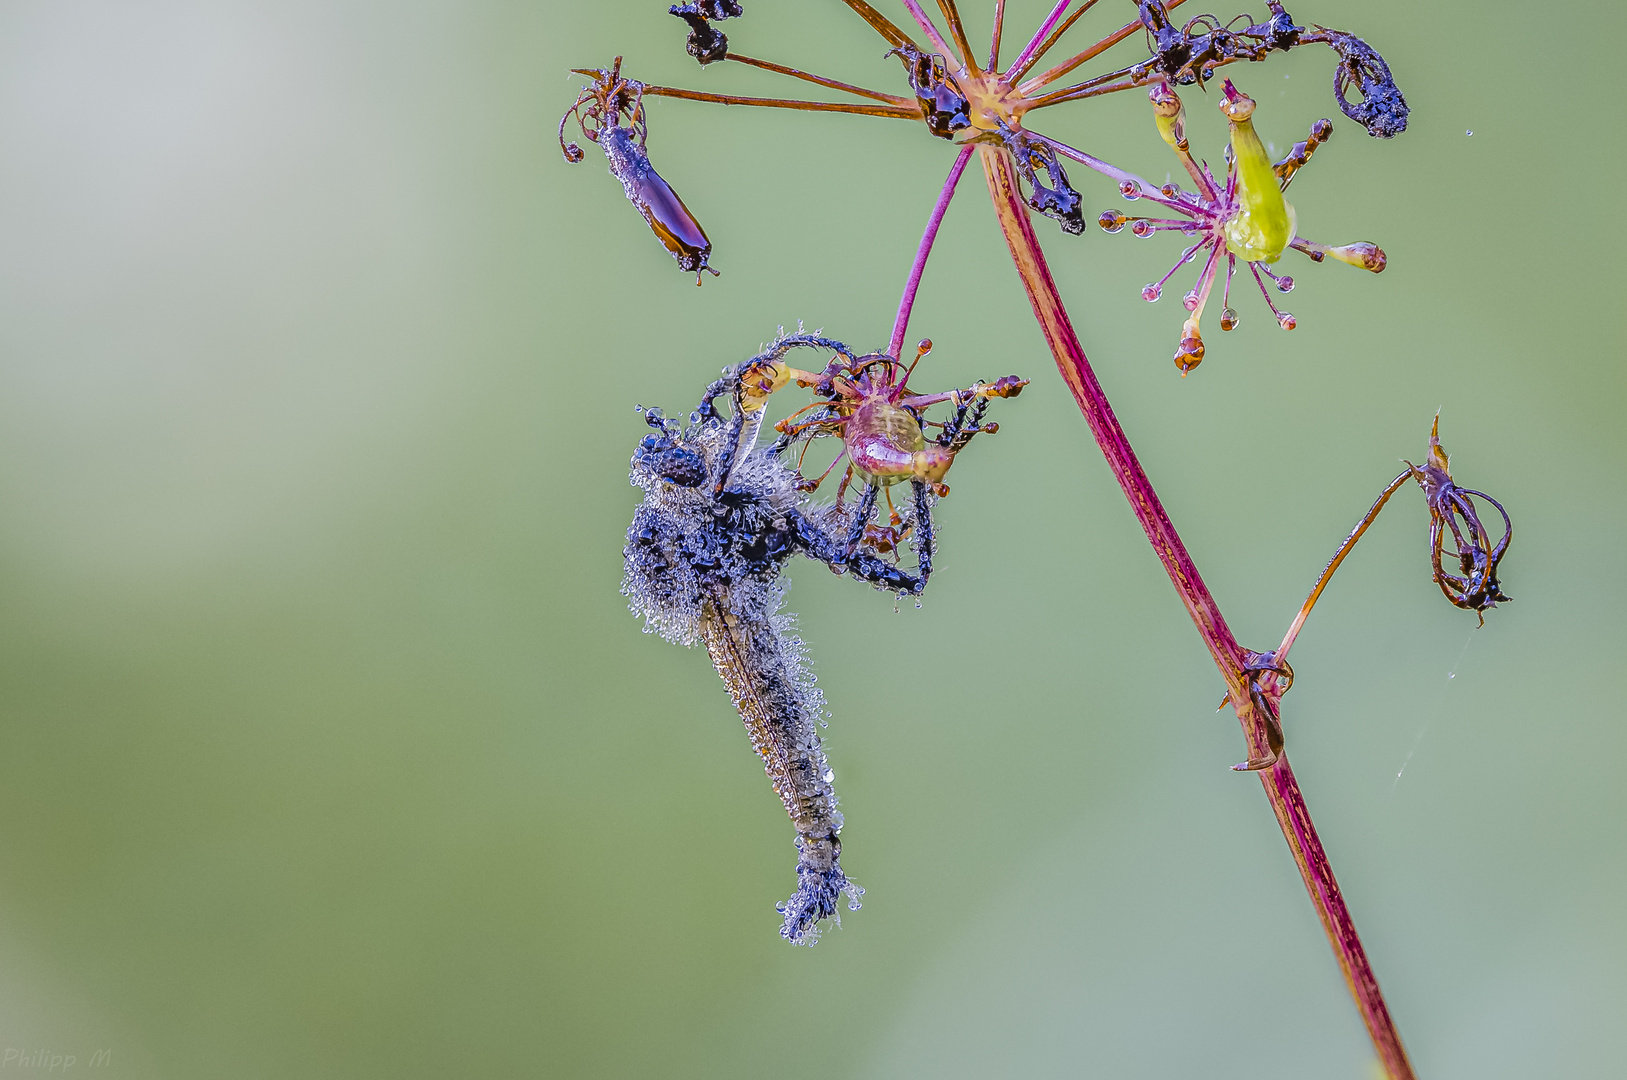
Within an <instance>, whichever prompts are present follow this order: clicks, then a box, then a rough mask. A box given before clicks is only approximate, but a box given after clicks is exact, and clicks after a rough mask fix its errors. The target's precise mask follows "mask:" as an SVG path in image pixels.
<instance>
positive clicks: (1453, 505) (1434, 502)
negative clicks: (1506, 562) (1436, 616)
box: [1407, 413, 1514, 624]
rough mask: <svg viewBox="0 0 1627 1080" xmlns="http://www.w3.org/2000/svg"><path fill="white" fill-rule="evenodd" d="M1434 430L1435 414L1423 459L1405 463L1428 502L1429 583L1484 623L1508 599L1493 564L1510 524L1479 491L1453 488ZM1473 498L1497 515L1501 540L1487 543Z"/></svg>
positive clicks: (1438, 424)
mask: <svg viewBox="0 0 1627 1080" xmlns="http://www.w3.org/2000/svg"><path fill="white" fill-rule="evenodd" d="M1440 429H1441V416H1440V413H1436V414H1435V424H1434V426H1433V427H1432V428H1431V429H1430V432H1429V457H1428V458H1426V459H1425V460H1424V464H1422V465H1412V462H1410V461H1409V462H1407V464H1408V465H1411V466H1412V473H1413V477H1414V479H1416V480H1417V481H1418V486H1419V487H1421V488H1423V489H1424V498H1425V499H1426V500H1428V502H1429V554H1430V562H1431V565H1432V566H1433V567H1434V571H1435V584H1437V585H1439V586H1440V588H1441V592H1442V594H1444V595H1445V597H1446V598H1447V599H1448V600H1450V601H1451V602H1452V603H1453V604H1454V605H1456V606H1457V607H1460V608H1463V609H1464V610H1466V611H1473V612H1476V613H1477V614H1479V616H1480V621H1481V623H1482V624H1484V623H1485V621H1486V612H1487V611H1489V610H1491V609H1492V608H1494V607H1496V606H1497V605H1498V604H1500V603H1503V602H1505V601H1508V600H1510V599H1512V598H1511V597H1510V596H1508V595H1507V594H1505V593H1504V592H1503V589H1502V586H1501V584H1499V582H1498V581H1497V564H1498V563H1500V562H1501V561H1502V559H1503V555H1504V554H1505V553H1506V552H1507V551H1508V542H1509V541H1510V540H1511V539H1513V537H1514V523H1513V522H1512V521H1510V520H1509V516H1508V511H1506V510H1504V509H1503V505H1502V503H1499V502H1498V501H1497V500H1496V499H1494V498H1492V497H1491V496H1490V495H1487V494H1486V493H1485V492H1483V491H1475V490H1474V489H1472V488H1465V487H1459V486H1458V484H1457V483H1456V482H1455V481H1454V480H1453V479H1452V474H1451V472H1450V470H1449V459H1448V457H1447V453H1446V451H1445V450H1444V449H1443V448H1442V447H1441V440H1440ZM1475 497H1478V498H1481V499H1484V500H1486V502H1488V503H1490V504H1491V505H1492V506H1493V507H1495V508H1496V510H1497V513H1498V514H1499V515H1500V516H1501V517H1502V519H1503V535H1502V539H1500V540H1497V541H1495V542H1494V541H1493V540H1492V537H1491V532H1490V530H1488V529H1487V528H1486V527H1485V525H1484V524H1482V522H1481V520H1480V515H1479V513H1478V512H1477V510H1476V508H1475V502H1474V500H1475ZM1447 533H1451V534H1452V542H1453V544H1454V545H1455V547H1456V550H1453V551H1448V550H1446V534H1447ZM1443 555H1444V556H1445V557H1447V558H1448V559H1454V560H1456V561H1457V570H1458V573H1455V574H1454V573H1450V572H1448V571H1447V570H1445V569H1444V568H1443V567H1442V565H1441V559H1442V556H1443Z"/></svg>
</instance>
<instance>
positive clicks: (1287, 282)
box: [1277, 274, 1294, 292]
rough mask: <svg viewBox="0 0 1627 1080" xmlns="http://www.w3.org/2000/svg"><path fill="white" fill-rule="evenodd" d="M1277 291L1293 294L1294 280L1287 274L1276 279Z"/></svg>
mask: <svg viewBox="0 0 1627 1080" xmlns="http://www.w3.org/2000/svg"><path fill="white" fill-rule="evenodd" d="M1277 291H1278V292H1293V291H1294V279H1293V278H1291V277H1289V276H1288V275H1287V274H1284V275H1282V277H1280V278H1278V279H1277Z"/></svg>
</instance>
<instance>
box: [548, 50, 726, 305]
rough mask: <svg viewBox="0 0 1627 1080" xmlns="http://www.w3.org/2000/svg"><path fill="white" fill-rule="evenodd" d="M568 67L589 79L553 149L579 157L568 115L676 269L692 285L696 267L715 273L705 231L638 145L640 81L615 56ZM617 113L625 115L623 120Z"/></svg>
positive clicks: (644, 132) (644, 123)
mask: <svg viewBox="0 0 1627 1080" xmlns="http://www.w3.org/2000/svg"><path fill="white" fill-rule="evenodd" d="M572 70H573V71H574V72H575V73H576V74H578V75H585V76H587V77H588V78H589V79H590V80H592V81H591V82H589V83H588V85H587V86H584V87H583V88H582V92H581V93H580V94H578V95H577V98H576V102H575V104H573V105H572V106H571V107H570V108H569V109H566V110H565V115H564V116H561V117H560V118H559V148H560V151H561V152H562V153H563V154H564V155H565V160H566V161H569V162H571V163H572V164H576V163H578V162H580V161H581V160H582V156H583V155H582V148H581V147H580V146H578V145H577V144H576V143H574V142H572V143H567V142H566V141H565V125H566V124H567V123H569V122H570V120H571V119H572V118H573V117H574V118H575V119H576V124H577V127H578V128H580V129H581V132H582V137H583V138H586V139H589V140H591V141H593V142H596V143H598V144H599V147H600V148H601V149H602V150H603V151H604V156H605V161H606V162H607V163H608V164H609V166H610V174H611V175H612V176H614V177H615V178H616V179H617V180H620V181H621V188H622V192H623V193H624V194H625V195H626V196H627V201H628V202H630V203H632V204H633V207H634V209H636V210H637V211H638V212H639V214H640V216H642V217H643V218H644V221H645V223H646V224H648V225H649V227H650V231H651V232H653V233H655V236H656V239H658V240H660V241H661V244H662V246H663V247H665V248H666V249H667V251H668V252H669V253H670V254H671V255H672V257H673V258H674V259H676V260H677V262H678V269H680V270H683V271H686V272H689V273H693V274H694V275H695V284H696V285H699V284H700V283H701V272H702V271H705V272H706V273H708V274H711V275H712V276H713V277H716V276H717V274H718V272H717V271H716V270H714V269H712V267H710V266H708V265H707V259H708V258H709V257H710V256H711V254H712V241H711V240H709V239H708V238H707V236H706V230H705V229H703V228H701V223H700V222H699V221H697V220H696V219H695V215H694V214H692V213H690V212H689V207H687V206H685V205H684V201H683V200H682V199H680V198H679V197H678V193H677V192H676V191H673V190H672V185H670V184H668V183H667V182H666V181H665V180H663V179H662V178H661V174H660V173H658V172H656V171H655V167H654V166H653V165H651V164H650V157H649V154H648V153H646V152H645V150H644V142H645V140H646V139H647V138H648V137H649V123H648V119H647V118H646V117H645V115H644V84H643V83H640V82H637V81H635V80H633V79H625V78H623V77H622V74H621V57H619V56H618V57H616V59H615V62H614V63H613V64H612V65H611V66H610V67H609V68H608V69H606V68H573V69H572ZM623 117H625V118H626V120H627V123H626V124H625V125H623V123H622V119H623Z"/></svg>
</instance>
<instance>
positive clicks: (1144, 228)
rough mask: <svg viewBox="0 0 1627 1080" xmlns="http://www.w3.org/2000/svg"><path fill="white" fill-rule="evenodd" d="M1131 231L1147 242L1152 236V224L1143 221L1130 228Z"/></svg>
mask: <svg viewBox="0 0 1627 1080" xmlns="http://www.w3.org/2000/svg"><path fill="white" fill-rule="evenodd" d="M1130 231H1131V232H1133V233H1135V234H1136V235H1137V236H1139V237H1141V238H1142V239H1143V240H1145V239H1146V238H1147V237H1149V236H1151V235H1152V232H1153V229H1152V222H1150V221H1146V220H1141V221H1138V222H1136V223H1135V224H1134V225H1131V226H1130Z"/></svg>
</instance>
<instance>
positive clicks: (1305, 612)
mask: <svg viewBox="0 0 1627 1080" xmlns="http://www.w3.org/2000/svg"><path fill="white" fill-rule="evenodd" d="M1412 477H1413V471H1412V470H1411V469H1408V470H1407V471H1406V472H1404V473H1402V474H1401V475H1400V476H1398V477H1396V478H1395V479H1394V480H1391V481H1390V482H1389V483H1388V484H1386V485H1385V487H1384V490H1383V491H1381V492H1380V493H1379V496H1378V501H1376V502H1374V503H1373V505H1372V507H1371V509H1369V510H1368V511H1367V513H1366V514H1364V515H1362V519H1361V520H1360V521H1358V522H1356V527H1355V528H1354V529H1352V530H1351V531H1350V535H1349V536H1347V537H1345V542H1344V543H1342V544H1340V545H1339V550H1338V551H1335V552H1334V553H1333V558H1331V559H1329V560H1328V565H1327V566H1326V567H1324V568H1323V570H1322V576H1321V577H1319V578H1317V579H1316V584H1315V585H1314V586H1312V587H1311V595H1309V596H1307V597H1306V598H1305V603H1304V604H1303V605H1301V606H1300V609H1299V614H1298V615H1295V616H1294V621H1293V624H1292V625H1291V626H1289V627H1288V632H1287V633H1286V634H1284V635H1283V636H1282V644H1281V645H1278V646H1277V651H1276V652H1275V653H1274V654H1273V656H1275V658H1276V659H1277V661H1278V662H1279V663H1280V662H1282V661H1283V660H1285V659H1287V657H1288V650H1289V649H1291V648H1293V647H1294V639H1295V638H1297V637H1298V636H1299V630H1300V627H1302V626H1304V625H1305V620H1306V619H1307V618H1309V617H1310V614H1311V608H1313V607H1315V606H1316V601H1317V599H1318V598H1319V597H1321V595H1322V590H1323V589H1325V588H1327V587H1328V582H1329V581H1332V580H1333V572H1334V571H1335V570H1337V569H1339V564H1340V563H1342V562H1344V561H1345V556H1346V555H1349V554H1350V551H1351V549H1352V548H1354V547H1355V546H1356V541H1357V540H1360V539H1361V537H1362V533H1364V532H1366V531H1367V527H1368V526H1369V525H1371V524H1372V523H1373V522H1374V521H1375V520H1376V519H1377V518H1378V512H1379V511H1380V510H1382V509H1384V504H1385V503H1387V502H1389V501H1390V496H1391V495H1394V494H1395V493H1396V491H1397V490H1399V489H1400V487H1401V485H1402V484H1405V483H1406V482H1407V481H1408V480H1411V479H1412Z"/></svg>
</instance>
